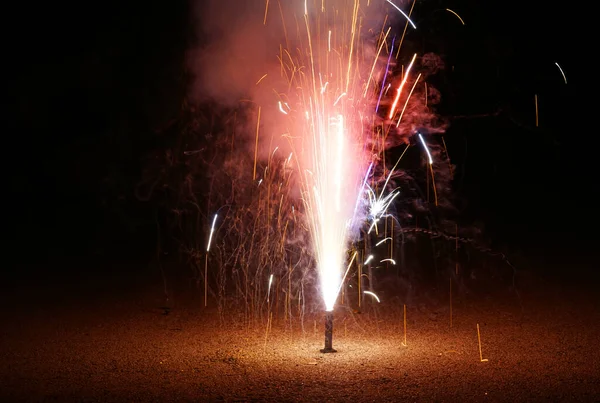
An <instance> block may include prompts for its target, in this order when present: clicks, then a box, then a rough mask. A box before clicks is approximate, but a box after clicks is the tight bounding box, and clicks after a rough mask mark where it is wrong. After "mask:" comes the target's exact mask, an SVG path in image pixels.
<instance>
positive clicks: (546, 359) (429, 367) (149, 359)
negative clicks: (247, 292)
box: [0, 285, 600, 402]
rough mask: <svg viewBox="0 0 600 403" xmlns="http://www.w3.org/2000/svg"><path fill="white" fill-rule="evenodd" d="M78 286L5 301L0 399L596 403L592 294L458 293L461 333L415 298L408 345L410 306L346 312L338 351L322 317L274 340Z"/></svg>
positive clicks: (146, 299)
mask: <svg viewBox="0 0 600 403" xmlns="http://www.w3.org/2000/svg"><path fill="white" fill-rule="evenodd" d="M76 289H77V288H76V287H75V288H72V289H71V290H70V291H61V292H60V297H57V295H56V292H54V293H49V292H48V290H47V289H45V290H46V291H44V292H43V291H41V290H40V289H38V290H35V289H29V290H25V289H20V290H18V291H14V292H12V293H5V294H4V295H3V304H2V306H3V317H4V324H3V326H2V330H1V343H0V357H1V360H0V384H1V385H2V386H1V388H0V400H1V401H7V402H18V401H34V402H40V401H57V402H71V401H73V402H96V401H98V402H100V401H101V402H135V401H156V402H166V401H228V402H229V401H319V402H327V401H353V402H358V401H361V402H362V401H377V402H381V401H427V402H431V401H436V402H437V401H439V402H443V401H447V402H480V401H506V402H516V401H527V402H536V401H552V402H554V401H581V402H594V401H600V382H599V381H600V353H599V351H598V348H597V344H598V342H600V312H599V310H598V306H600V305H598V302H599V301H598V300H599V299H600V297H598V296H597V295H595V293H594V292H593V289H591V288H590V291H582V289H579V288H576V287H567V286H559V285H556V286H552V287H551V286H549V285H546V286H545V287H544V288H543V289H541V290H540V289H538V290H535V289H534V288H531V290H529V291H522V292H521V294H520V298H517V297H516V295H514V294H511V293H509V292H506V293H505V294H502V293H500V294H499V295H494V296H493V297H491V296H489V295H488V296H487V297H470V298H455V299H456V300H455V301H454V302H453V306H452V307H453V309H452V327H450V309H449V308H450V307H449V303H445V304H444V303H439V301H438V302H437V303H436V302H432V301H431V300H429V301H416V300H415V301H413V302H412V303H410V304H407V324H406V326H407V333H406V341H407V344H406V346H404V345H403V341H404V330H403V314H402V307H401V306H393V305H392V304H387V305H386V303H385V301H384V302H382V303H381V304H379V305H378V304H376V303H374V302H369V303H368V304H367V305H368V306H367V307H366V308H365V309H364V312H363V313H361V314H358V313H356V312H353V311H351V310H344V309H342V308H340V309H337V310H336V312H335V325H334V326H335V328H334V347H335V348H336V349H337V350H338V352H337V353H336V354H321V353H320V352H319V349H320V348H322V346H323V333H322V332H323V324H322V316H321V315H319V316H318V317H314V316H311V315H307V316H306V317H305V319H304V331H302V330H301V329H300V321H299V320H297V319H295V320H294V321H293V322H292V324H293V327H292V329H291V330H290V329H289V327H286V324H285V322H284V321H283V318H282V317H277V316H275V317H274V318H273V323H272V326H271V328H270V329H269V331H268V332H267V327H266V324H265V323H258V324H256V325H253V326H245V325H243V324H242V322H241V321H234V320H230V322H231V323H226V324H223V323H221V322H220V321H219V318H218V315H216V313H215V311H214V310H211V309H204V307H203V304H202V301H201V298H197V297H193V296H186V297H184V296H183V295H182V296H181V297H180V298H179V299H178V303H177V304H176V305H174V306H172V309H171V310H170V311H169V314H167V315H165V311H164V310H163V309H161V306H162V305H163V304H162V303H161V298H160V297H161V293H160V291H159V288H153V287H149V288H148V289H147V290H138V291H136V292H132V291H130V290H129V291H128V290H127V287H123V289H118V290H117V289H114V290H109V289H104V290H101V291H99V290H95V291H94V292H92V291H90V290H87V289H84V288H82V289H77V290H78V292H75V290H76ZM477 324H479V327H480V335H481V347H482V358H483V359H484V361H481V360H480V353H479V344H478V337H477ZM485 360H487V361H485Z"/></svg>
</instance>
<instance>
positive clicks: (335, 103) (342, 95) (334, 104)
mask: <svg viewBox="0 0 600 403" xmlns="http://www.w3.org/2000/svg"><path fill="white" fill-rule="evenodd" d="M344 96H346V93H345V92H344V93H343V94H341V95H340V96H339V97H337V99H336V100H335V102H334V103H333V106H336V105H337V103H338V102H339V101H340V99H342V97H344Z"/></svg>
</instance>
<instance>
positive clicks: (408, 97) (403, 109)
mask: <svg viewBox="0 0 600 403" xmlns="http://www.w3.org/2000/svg"><path fill="white" fill-rule="evenodd" d="M419 78H421V73H419V75H418V76H417V79H416V80H415V82H414V84H413V86H412V88H411V89H410V92H409V93H408V96H407V97H406V102H404V107H403V108H402V112H400V117H399V118H398V122H396V126H399V125H400V121H401V120H402V116H404V111H405V110H406V106H407V105H408V101H409V100H410V97H411V96H412V93H413V91H414V90H415V87H416V86H417V83H418V82H419Z"/></svg>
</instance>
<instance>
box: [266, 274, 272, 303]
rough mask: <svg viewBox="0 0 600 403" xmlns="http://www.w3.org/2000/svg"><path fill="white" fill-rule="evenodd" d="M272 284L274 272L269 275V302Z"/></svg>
mask: <svg viewBox="0 0 600 403" xmlns="http://www.w3.org/2000/svg"><path fill="white" fill-rule="evenodd" d="M271 284H273V274H271V276H270V277H269V288H268V289H267V302H269V296H270V295H271Z"/></svg>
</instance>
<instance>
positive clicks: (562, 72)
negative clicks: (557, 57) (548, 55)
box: [554, 62, 567, 84]
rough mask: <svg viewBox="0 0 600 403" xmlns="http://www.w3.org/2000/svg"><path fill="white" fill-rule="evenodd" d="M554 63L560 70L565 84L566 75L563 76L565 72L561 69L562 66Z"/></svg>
mask: <svg viewBox="0 0 600 403" xmlns="http://www.w3.org/2000/svg"><path fill="white" fill-rule="evenodd" d="M554 64H556V67H558V69H559V70H560V74H562V76H563V80H565V84H566V83H567V77H566V76H565V72H564V71H563V69H562V67H560V65H559V64H558V63H557V62H554Z"/></svg>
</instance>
